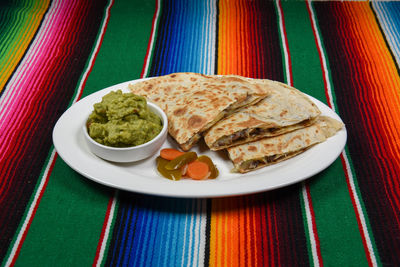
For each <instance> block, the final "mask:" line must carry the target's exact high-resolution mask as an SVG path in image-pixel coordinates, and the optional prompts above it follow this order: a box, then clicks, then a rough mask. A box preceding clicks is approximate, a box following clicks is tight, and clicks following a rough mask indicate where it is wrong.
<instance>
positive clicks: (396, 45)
mask: <svg viewBox="0 0 400 267" xmlns="http://www.w3.org/2000/svg"><path fill="white" fill-rule="evenodd" d="M372 5H373V7H374V10H375V12H376V15H377V17H378V20H379V21H380V24H381V28H382V29H383V32H384V34H385V35H386V40H387V42H388V43H389V46H390V48H391V51H392V53H393V55H394V57H395V60H396V62H397V67H398V68H399V67H400V66H399V65H400V2H380V1H379V2H372Z"/></svg>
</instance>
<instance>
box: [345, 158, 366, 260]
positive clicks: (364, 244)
mask: <svg viewBox="0 0 400 267" xmlns="http://www.w3.org/2000/svg"><path fill="white" fill-rule="evenodd" d="M340 159H341V161H342V165H343V166H346V162H345V160H344V156H343V153H342V154H341V155H340ZM344 174H345V176H346V183H347V187H348V189H349V191H350V192H351V194H350V199H351V202H352V204H353V207H354V212H355V214H356V218H357V224H358V228H359V229H360V231H361V233H363V234H361V240H362V243H363V246H364V250H365V253H366V255H368V257H367V261H368V265H369V266H373V264H372V259H371V256H370V255H369V250H368V245H367V240H366V238H365V234H364V231H363V227H362V223H361V219H360V218H361V216H360V213H359V212H358V209H357V208H355V207H357V204H356V200H355V198H354V192H353V191H352V188H351V185H350V177H349V173H348V171H346V170H345V171H344Z"/></svg>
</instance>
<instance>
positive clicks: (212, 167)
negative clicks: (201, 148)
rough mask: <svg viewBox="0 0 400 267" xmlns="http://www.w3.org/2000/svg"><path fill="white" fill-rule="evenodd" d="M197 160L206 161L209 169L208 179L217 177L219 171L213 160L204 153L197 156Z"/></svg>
mask: <svg viewBox="0 0 400 267" xmlns="http://www.w3.org/2000/svg"><path fill="white" fill-rule="evenodd" d="M197 160H198V161H202V162H204V163H206V164H207V165H208V168H209V169H210V172H211V174H210V176H209V177H208V179H215V178H217V176H218V174H219V172H218V169H217V167H215V164H214V162H213V161H212V160H211V159H210V158H209V157H208V156H206V155H202V156H200V157H198V158H197Z"/></svg>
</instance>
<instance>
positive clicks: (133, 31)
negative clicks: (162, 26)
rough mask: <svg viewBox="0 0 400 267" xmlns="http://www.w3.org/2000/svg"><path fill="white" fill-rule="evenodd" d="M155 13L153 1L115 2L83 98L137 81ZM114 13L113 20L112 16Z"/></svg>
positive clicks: (125, 0)
mask: <svg viewBox="0 0 400 267" xmlns="http://www.w3.org/2000/svg"><path fill="white" fill-rule="evenodd" d="M154 12H155V3H154V1H140V0H135V1H127V0H124V1H116V2H115V4H114V6H113V7H112V9H111V19H110V21H109V24H108V28H107V32H106V34H105V37H104V41H103V44H102V46H101V53H99V55H98V56H97V59H96V64H95V65H94V68H93V71H92V74H91V75H90V76H89V79H88V81H87V84H86V86H85V90H84V92H83V96H82V97H84V96H86V95H89V94H91V93H94V92H96V91H99V90H101V89H103V88H106V87H109V86H112V85H115V84H118V83H122V82H126V81H130V80H133V79H138V78H140V73H141V71H142V68H143V65H144V60H145V56H146V51H147V44H148V42H149V39H150V34H151V24H152V19H153V14H154ZM113 13H114V14H116V16H112V15H113ZM131 17H134V19H132V18H131Z"/></svg>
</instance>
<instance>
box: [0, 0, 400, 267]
mask: <svg viewBox="0 0 400 267" xmlns="http://www.w3.org/2000/svg"><path fill="white" fill-rule="evenodd" d="M399 66H400V2H390V1H389V2H386V1H385V2H345V1H340V2H326V1H324V2H302V1H262V0H253V1H250V0H249V1H245V0H190V1H187V0H165V1H162V0H158V1H140V0H132V1H128V0H115V1H113V0H110V1H107V0H96V1H90V0H71V1H62V0H52V1H48V0H34V1H28V0H14V1H0V90H1V91H0V264H1V265H2V266H9V265H15V266H90V265H104V266H109V265H112V266H122V265H130V266H400V256H399V255H400V179H399V177H400V111H399V110H400V71H399ZM183 71H190V72H198V73H204V74H239V75H243V76H247V77H253V78H268V79H273V80H278V81H282V82H285V83H287V84H289V85H293V86H295V87H296V88H298V89H300V90H301V91H303V92H305V93H307V94H309V95H311V96H313V97H315V98H317V99H319V100H321V101H322V102H324V103H326V104H327V105H328V106H329V107H331V108H332V109H333V110H334V111H335V112H337V113H338V114H339V115H340V117H341V118H342V119H343V121H344V123H345V125H346V129H347V134H348V139H347V144H346V147H345V150H344V151H343V153H342V154H341V155H340V157H339V158H338V159H337V160H336V161H334V162H333V164H332V165H331V166H329V167H328V168H327V169H325V170H324V171H322V172H321V173H318V174H316V175H315V176H313V177H311V178H309V179H307V180H305V181H304V182H300V183H297V184H294V185H290V186H287V187H284V188H280V189H277V190H272V191H267V192H262V193H257V194H252V195H243V196H235V197H225V198H205V199H196V198H169V197H160V196H152V195H144V194H139V193H134V192H128V191H124V190H116V189H113V188H111V187H106V186H103V185H100V184H98V183H95V182H93V181H91V180H89V179H87V178H85V177H83V176H81V175H80V174H78V173H77V172H75V171H74V170H73V169H72V168H70V167H69V166H68V165H67V164H66V163H65V162H64V161H63V160H62V159H61V157H60V156H58V154H57V152H56V150H55V148H54V145H53V142H52V131H53V128H54V125H55V123H56V121H57V120H58V118H59V117H60V116H61V115H62V114H63V113H64V112H65V111H66V110H67V109H68V108H69V107H70V106H71V105H73V104H74V103H75V102H77V101H79V99H81V98H83V97H85V96H87V95H89V94H91V93H94V92H96V91H99V90H101V89H103V88H106V87H108V86H111V85H114V84H118V83H121V82H125V81H130V80H134V79H138V78H142V77H151V76H159V75H164V74H169V73H172V72H183ZM305 167H306V166H305ZM265 179H268V177H265Z"/></svg>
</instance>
